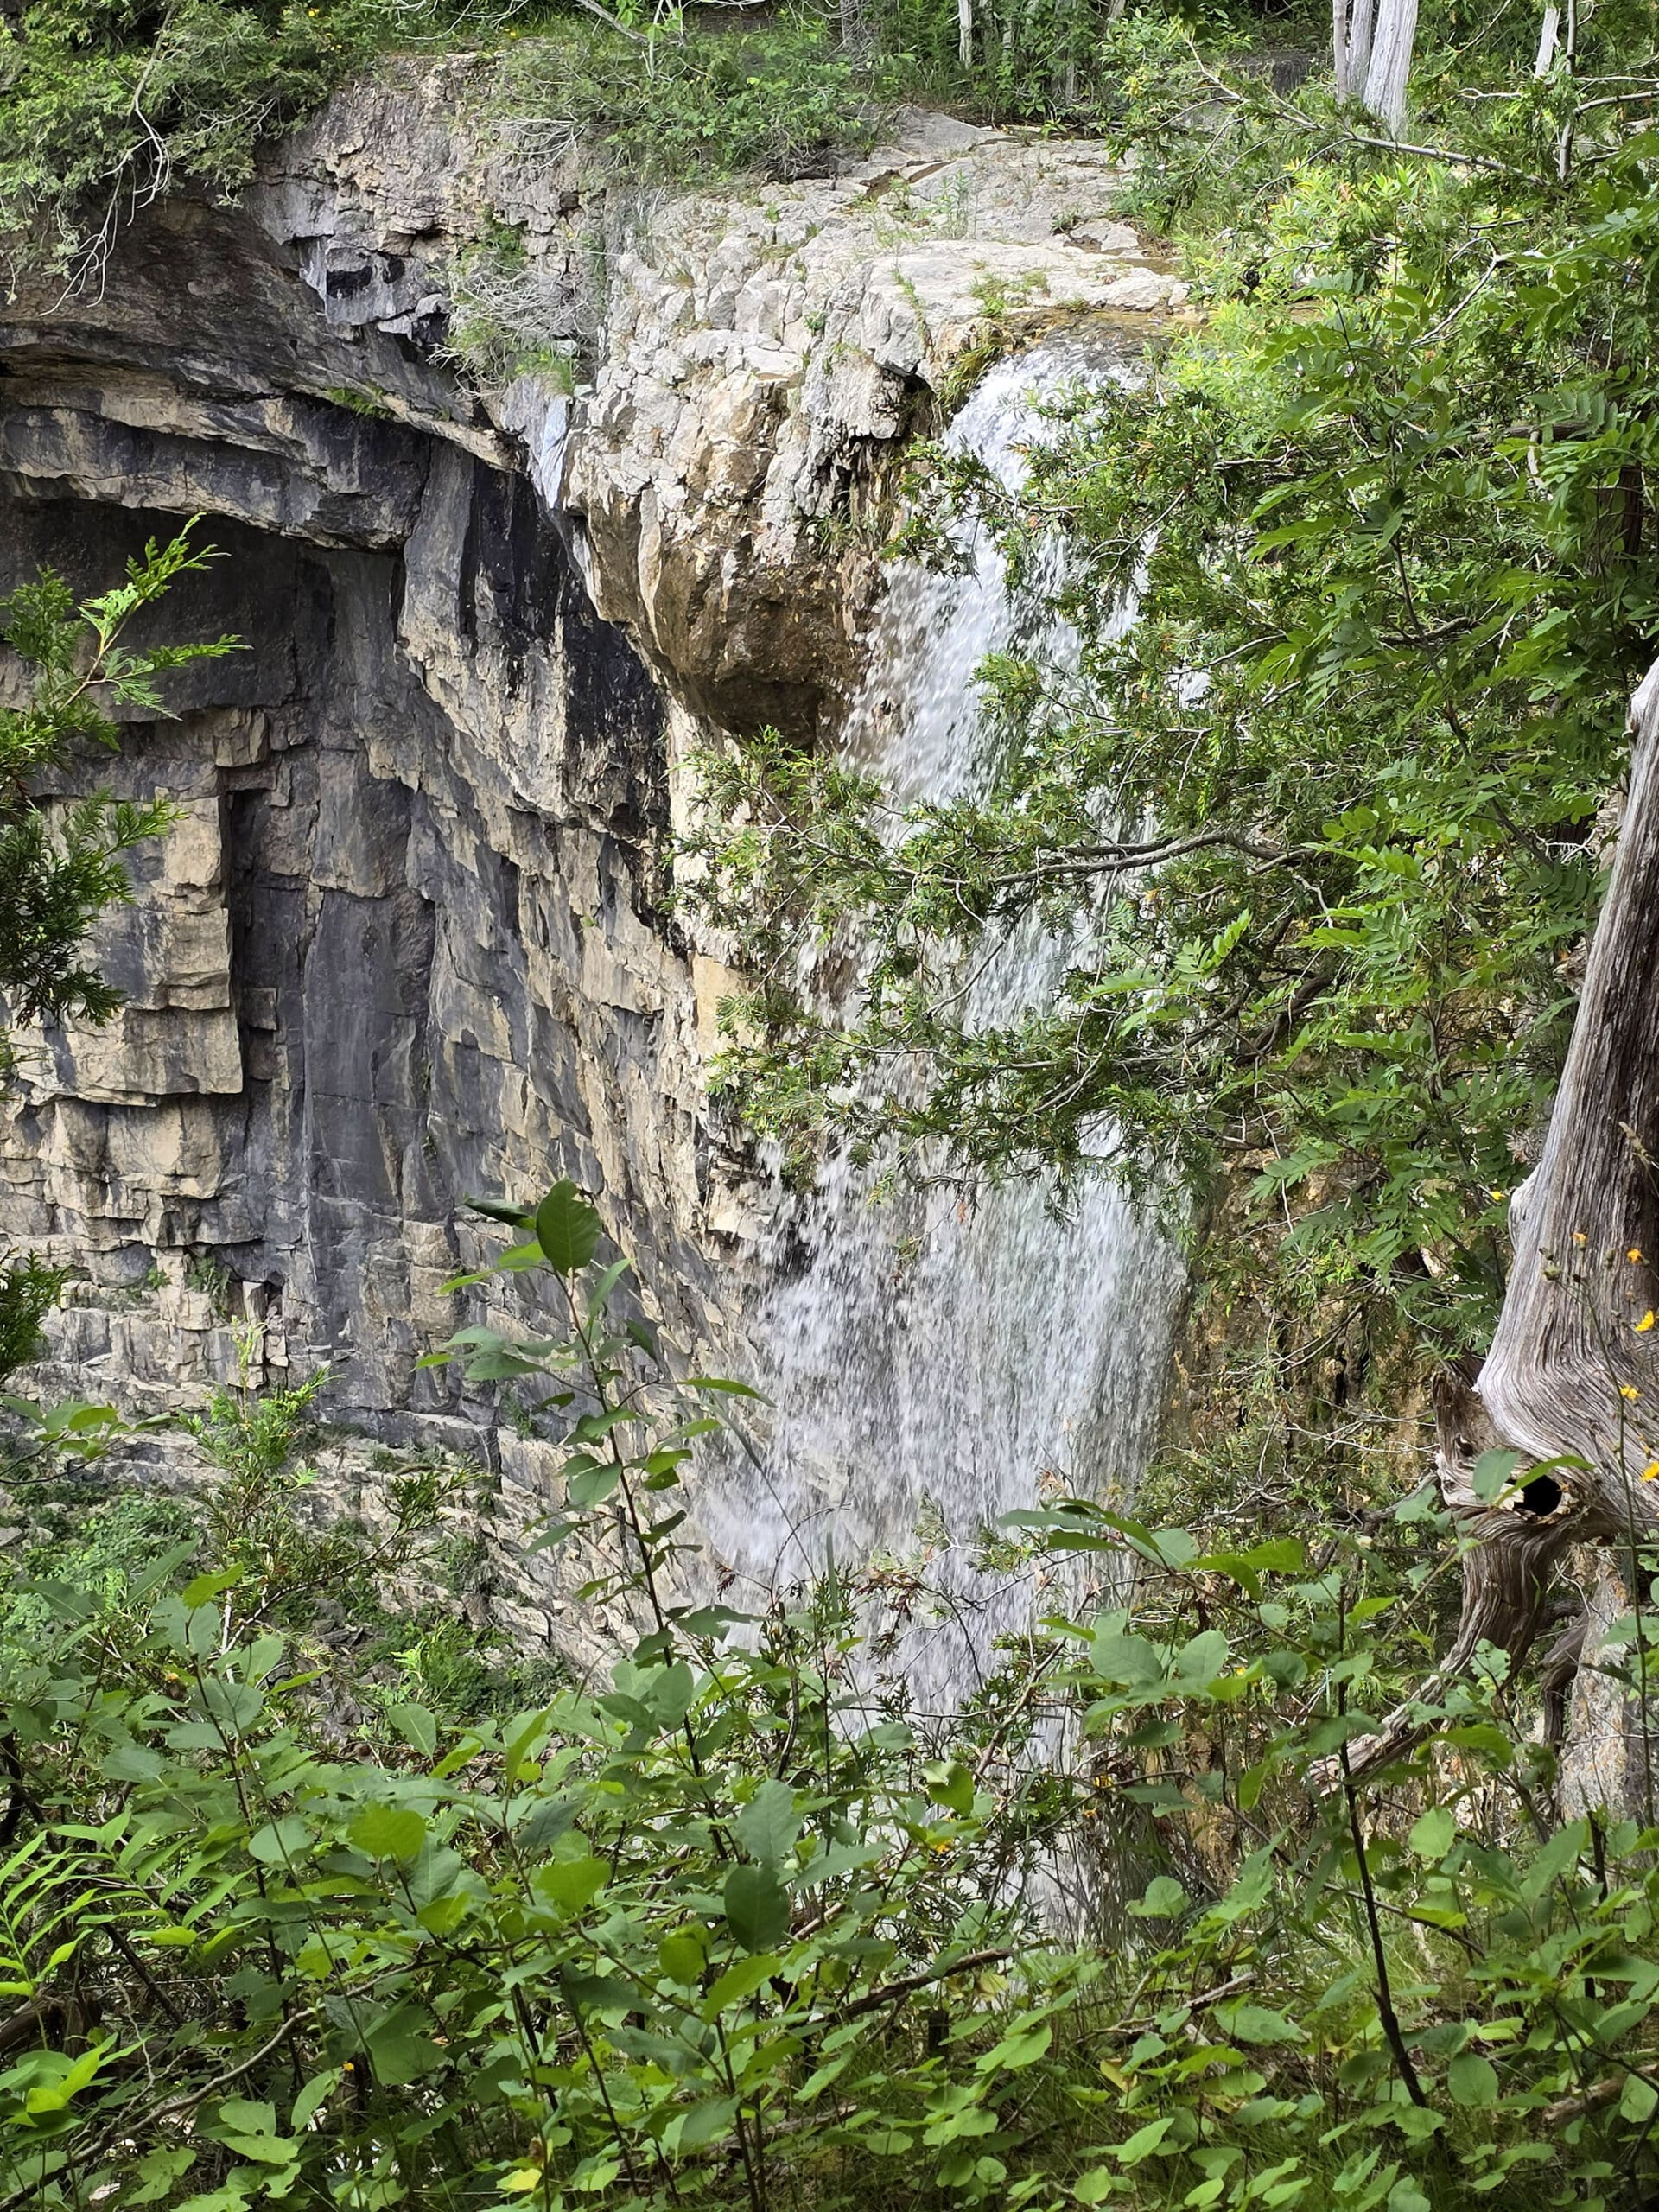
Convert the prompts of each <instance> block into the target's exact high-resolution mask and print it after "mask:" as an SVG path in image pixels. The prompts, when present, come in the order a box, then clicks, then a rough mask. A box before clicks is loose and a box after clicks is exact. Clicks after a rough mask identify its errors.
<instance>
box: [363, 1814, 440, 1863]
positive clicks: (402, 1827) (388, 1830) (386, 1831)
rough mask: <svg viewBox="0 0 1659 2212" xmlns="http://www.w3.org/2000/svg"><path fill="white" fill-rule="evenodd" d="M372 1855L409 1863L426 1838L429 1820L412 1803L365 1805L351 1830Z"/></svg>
mask: <svg viewBox="0 0 1659 2212" xmlns="http://www.w3.org/2000/svg"><path fill="white" fill-rule="evenodd" d="M347 1834H349V1835H350V1837H351V1839H352V1841H353V1844H355V1845H356V1847H357V1848H358V1849H359V1851H361V1852H365V1853H366V1854H367V1855H368V1857H369V1858H371V1859H397V1860H398V1861H399V1862H400V1863H401V1864H402V1865H404V1866H408V1865H409V1864H410V1861H411V1860H412V1859H416V1858H418V1857H419V1855H420V1849H421V1846H422V1845H423V1843H424V1842H425V1841H426V1822H425V1821H423V1819H422V1817H421V1815H419V1814H418V1813H417V1812H416V1811H415V1809H414V1808H413V1807H412V1806H409V1805H365V1807H364V1808H363V1809H362V1811H361V1812H360V1813H359V1814H358V1815H357V1816H356V1818H355V1819H354V1820H353V1822H352V1825H351V1827H350V1828H349V1829H348V1830H347Z"/></svg>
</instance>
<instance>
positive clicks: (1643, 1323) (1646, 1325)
mask: <svg viewBox="0 0 1659 2212" xmlns="http://www.w3.org/2000/svg"><path fill="white" fill-rule="evenodd" d="M1652 1326H1653V1308H1652V1306H1649V1308H1648V1310H1647V1312H1646V1313H1644V1314H1643V1316H1642V1319H1640V1320H1639V1321H1638V1322H1637V1325H1636V1333H1637V1336H1638V1337H1645V1336H1646V1335H1647V1333H1648V1331H1649V1329H1650V1328H1651V1327H1652Z"/></svg>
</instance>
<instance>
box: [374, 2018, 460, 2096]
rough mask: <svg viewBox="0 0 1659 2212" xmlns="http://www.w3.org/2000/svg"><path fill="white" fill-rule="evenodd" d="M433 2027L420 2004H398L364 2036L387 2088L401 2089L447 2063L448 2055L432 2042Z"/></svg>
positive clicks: (378, 2074) (378, 2079) (376, 2073)
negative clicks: (405, 2084)
mask: <svg viewBox="0 0 1659 2212" xmlns="http://www.w3.org/2000/svg"><path fill="white" fill-rule="evenodd" d="M429 2028H430V2022H429V2020H428V2018H427V2016H426V2014H425V2013H424V2012H423V2011H422V2010H421V2008H420V2006H419V2005H412V2004H410V2005H393V2006H392V2007H391V2010H390V2011H388V2012H384V2013H382V2015H381V2016H380V2018H378V2020H376V2021H375V2022H374V2023H373V2024H372V2026H371V2027H370V2028H369V2029H368V2030H367V2031H365V2036H364V2041H365V2043H366V2044H367V2045H368V2048H369V2056H370V2058H371V2059H372V2062H373V2065H374V2072H375V2078H376V2079H377V2081H378V2082H381V2083H382V2085H383V2086H384V2087H385V2088H391V2089H396V2088H402V2087H403V2085H404V2083H405V2082H417V2081H419V2080H420V2078H421V2076H422V2075H424V2074H430V2073H432V2072H433V2071H434V2070H435V2069H436V2068H438V2067H440V2066H442V2065H444V2064H446V2063H448V2062H447V2056H446V2053H445V2052H444V2051H443V2050H442V2049H441V2048H440V2047H439V2045H438V2044H435V2043H434V2041H433V2040H432V2037H431V2035H430V2033H429Z"/></svg>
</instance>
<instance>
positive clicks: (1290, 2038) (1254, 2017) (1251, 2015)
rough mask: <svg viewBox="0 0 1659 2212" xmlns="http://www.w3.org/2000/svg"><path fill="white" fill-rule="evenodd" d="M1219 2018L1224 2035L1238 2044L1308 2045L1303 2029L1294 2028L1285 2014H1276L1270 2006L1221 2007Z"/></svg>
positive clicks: (1219, 2007) (1219, 2006)
mask: <svg viewBox="0 0 1659 2212" xmlns="http://www.w3.org/2000/svg"><path fill="white" fill-rule="evenodd" d="M1216 2017H1217V2019H1218V2020H1219V2021H1220V2022H1221V2024H1222V2028H1223V2031H1224V2033H1225V2034H1227V2035H1228V2036H1230V2037H1231V2038H1232V2040H1233V2041H1234V2042H1235V2043H1256V2044H1274V2043H1302V2042H1305V2041H1306V2037H1304V2036H1303V2034H1302V2031H1301V2030H1300V2028H1296V2027H1293V2026H1292V2025H1291V2024H1290V2022H1289V2021H1288V2020H1287V2019H1286V2018H1285V2016H1284V2014H1283V2013H1282V2012H1274V2011H1273V2009H1272V2008H1271V2006H1269V2005H1218V2006H1217V2014H1216Z"/></svg>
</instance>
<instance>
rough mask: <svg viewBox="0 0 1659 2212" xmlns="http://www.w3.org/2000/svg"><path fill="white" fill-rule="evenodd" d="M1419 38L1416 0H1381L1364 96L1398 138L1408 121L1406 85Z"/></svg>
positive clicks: (1374, 113)
mask: <svg viewBox="0 0 1659 2212" xmlns="http://www.w3.org/2000/svg"><path fill="white" fill-rule="evenodd" d="M1416 37H1417V0H1383V4H1382V7H1381V9H1380V10H1379V11H1378V14H1377V18H1376V35H1375V37H1374V38H1373V40H1372V41H1371V50H1370V67H1369V68H1367V70H1366V72H1365V89H1364V91H1363V93H1362V94H1361V98H1362V99H1363V100H1364V103H1365V105H1366V106H1367V107H1368V108H1369V109H1370V111H1371V113H1372V114H1373V115H1374V116H1376V118H1377V120H1378V122H1380V123H1383V124H1387V125H1388V127H1389V130H1391V131H1392V132H1393V134H1394V136H1395V137H1396V138H1397V137H1399V136H1400V133H1401V132H1402V130H1404V128H1405V124H1406V86H1407V83H1408V80H1409V79H1410V76H1411V50H1412V48H1413V46H1414V43H1415V41H1416Z"/></svg>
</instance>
